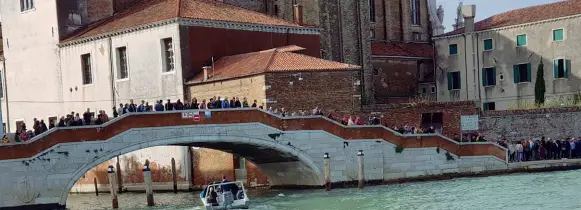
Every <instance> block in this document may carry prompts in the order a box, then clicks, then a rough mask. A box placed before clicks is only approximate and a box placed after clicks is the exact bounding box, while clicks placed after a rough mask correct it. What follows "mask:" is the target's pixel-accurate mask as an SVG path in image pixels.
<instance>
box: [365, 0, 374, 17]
mask: <svg viewBox="0 0 581 210" xmlns="http://www.w3.org/2000/svg"><path fill="white" fill-rule="evenodd" d="M367 2H368V3H369V21H371V22H375V0H367Z"/></svg>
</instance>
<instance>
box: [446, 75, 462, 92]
mask: <svg viewBox="0 0 581 210" xmlns="http://www.w3.org/2000/svg"><path fill="white" fill-rule="evenodd" d="M448 90H460V72H459V71H455V72H448Z"/></svg>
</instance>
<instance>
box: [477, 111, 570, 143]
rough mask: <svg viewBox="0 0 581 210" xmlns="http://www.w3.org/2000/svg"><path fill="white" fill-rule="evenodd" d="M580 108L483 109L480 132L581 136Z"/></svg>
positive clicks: (497, 135) (519, 137) (525, 136)
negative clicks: (485, 110) (484, 110)
mask: <svg viewBox="0 0 581 210" xmlns="http://www.w3.org/2000/svg"><path fill="white" fill-rule="evenodd" d="M579 128H581V107H574V108H559V109H535V110H512V111H511V110H503V111H487V112H484V113H483V114H482V115H481V117H480V132H481V133H482V135H484V136H485V137H487V138H489V139H498V138H502V137H506V138H507V139H509V140H522V139H528V138H540V137H542V136H545V137H551V138H567V137H576V138H577V137H581V129H579Z"/></svg>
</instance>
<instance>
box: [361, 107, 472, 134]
mask: <svg viewBox="0 0 581 210" xmlns="http://www.w3.org/2000/svg"><path fill="white" fill-rule="evenodd" d="M363 111H364V113H368V114H369V113H374V114H376V115H383V116H384V118H383V119H382V123H383V124H384V125H387V126H389V127H392V128H393V127H395V126H398V127H401V126H404V125H406V124H407V125H410V126H420V125H421V123H422V114H423V113H442V114H443V122H444V124H443V126H442V127H443V131H442V132H443V133H442V134H443V135H445V136H448V137H453V136H454V135H455V134H459V133H460V116H461V115H474V114H477V109H476V108H475V106H474V103H473V102H471V101H462V102H422V103H405V104H385V105H374V106H366V107H365V108H364V110H363ZM364 116H365V115H364Z"/></svg>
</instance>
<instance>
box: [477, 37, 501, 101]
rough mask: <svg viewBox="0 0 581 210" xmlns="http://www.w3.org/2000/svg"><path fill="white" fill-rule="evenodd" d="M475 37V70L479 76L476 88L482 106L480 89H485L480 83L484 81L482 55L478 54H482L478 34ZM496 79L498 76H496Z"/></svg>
mask: <svg viewBox="0 0 581 210" xmlns="http://www.w3.org/2000/svg"><path fill="white" fill-rule="evenodd" d="M474 36H475V40H476V52H475V53H473V54H474V57H475V60H476V65H474V66H476V69H474V72H476V75H478V81H476V82H475V83H476V84H477V85H476V88H477V89H478V101H480V102H479V103H480V104H482V91H481V90H480V87H483V86H482V85H483V84H480V82H481V81H482V78H480V69H481V68H480V55H479V54H478V53H479V52H480V49H479V48H480V40H479V39H478V33H476V32H475V33H474ZM495 77H496V75H495Z"/></svg>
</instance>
